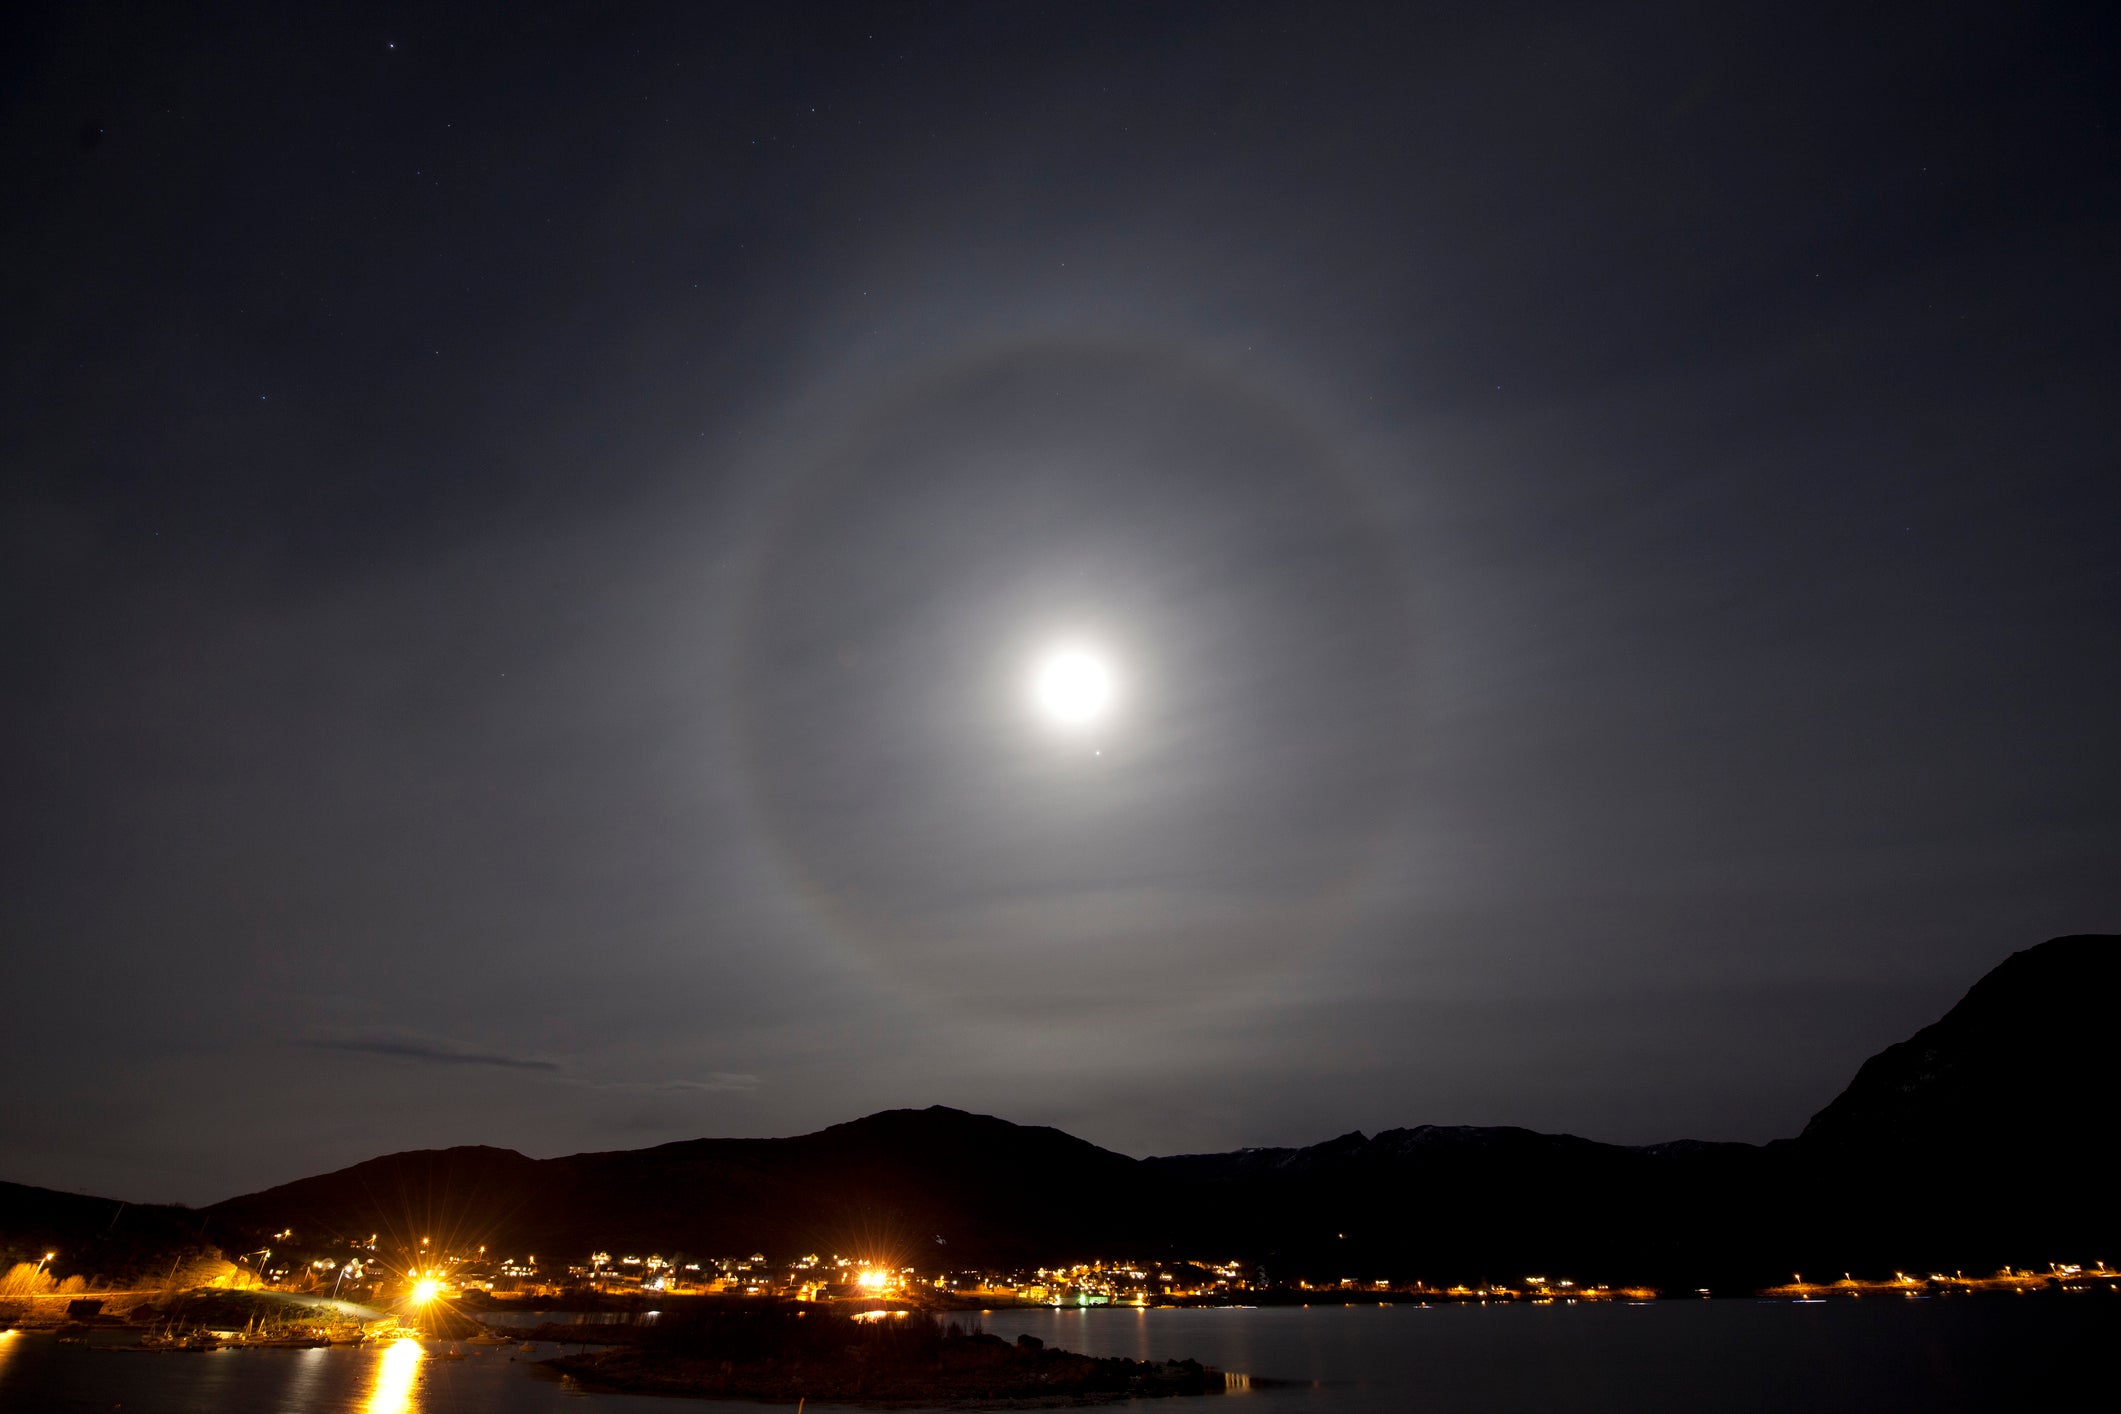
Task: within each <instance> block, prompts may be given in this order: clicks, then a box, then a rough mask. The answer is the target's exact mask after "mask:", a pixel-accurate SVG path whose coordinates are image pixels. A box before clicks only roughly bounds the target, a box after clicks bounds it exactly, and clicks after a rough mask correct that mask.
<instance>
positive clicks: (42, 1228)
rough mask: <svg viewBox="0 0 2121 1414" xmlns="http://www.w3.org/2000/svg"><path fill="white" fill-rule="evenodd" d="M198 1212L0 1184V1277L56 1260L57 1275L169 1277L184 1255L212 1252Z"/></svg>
mask: <svg viewBox="0 0 2121 1414" xmlns="http://www.w3.org/2000/svg"><path fill="white" fill-rule="evenodd" d="M209 1227H210V1223H209V1221H208V1219H207V1217H206V1216H205V1215H204V1214H202V1213H197V1212H193V1211H192V1210H191V1209H189V1208H178V1207H172V1206H170V1205H167V1204H161V1203H121V1202H119V1201H117V1200H116V1199H113V1198H92V1197H90V1196H88V1195H87V1194H85V1193H61V1192H58V1191H56V1190H54V1189H50V1188H32V1187H30V1186H28V1185H27V1184H21V1183H0V1274H5V1272H6V1271H7V1270H8V1269H9V1268H11V1267H13V1266H14V1265H15V1264H17V1263H19V1262H29V1263H33V1264H34V1263H36V1262H37V1261H38V1259H39V1258H41V1257H43V1255H44V1254H45V1253H47V1252H51V1253H53V1254H55V1255H54V1259H53V1261H52V1262H51V1263H50V1265H49V1266H48V1267H47V1268H46V1270H47V1271H49V1272H50V1273H51V1274H53V1275H54V1276H57V1277H62V1278H63V1277H68V1276H72V1275H74V1274H76V1273H93V1274H95V1275H98V1276H102V1277H105V1278H107V1279H109V1280H110V1281H112V1282H116V1283H119V1284H124V1283H130V1282H134V1281H145V1280H150V1279H156V1278H160V1277H163V1276H166V1275H167V1274H168V1273H169V1271H170V1269H171V1268H172V1266H174V1265H175V1264H176V1263H177V1262H178V1261H179V1260H181V1259H183V1258H186V1257H202V1256H206V1255H208V1254H211V1253H212V1252H213V1250H214V1242H213V1240H212V1234H211V1233H210V1232H209Z"/></svg>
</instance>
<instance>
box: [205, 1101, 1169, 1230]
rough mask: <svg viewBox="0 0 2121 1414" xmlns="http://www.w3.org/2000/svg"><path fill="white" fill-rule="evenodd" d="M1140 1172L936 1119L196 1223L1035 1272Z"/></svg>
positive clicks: (1071, 1149)
mask: <svg viewBox="0 0 2121 1414" xmlns="http://www.w3.org/2000/svg"><path fill="white" fill-rule="evenodd" d="M1139 1169H1140V1166H1139V1165H1138V1164H1137V1163H1136V1161H1135V1160H1133V1159H1131V1158H1128V1157H1127V1156H1125V1155H1123V1154H1114V1153H1110V1152H1108V1151H1106V1150H1103V1149H1100V1148H1098V1147H1097V1146H1095V1145H1093V1144H1089V1143H1086V1142H1084V1141H1083V1140H1080V1139H1076V1138H1074V1137H1072V1136H1070V1135H1067V1134H1063V1133H1061V1132H1060V1131H1059V1130H1057V1129H1047V1128H1039V1127H1027V1126H1023V1125H1015V1124H1010V1123H1008V1122H1007V1121H1005V1120H999V1119H993V1118H990V1117H988V1116H984V1115H972V1114H966V1113H964V1112H963V1111H960V1110H951V1109H944V1108H941V1107H936V1108H934V1109H928V1110H890V1111H886V1112H884V1113H882V1114H875V1115H870V1116H869V1117H867V1118H865V1119H858V1120H854V1121H852V1122H850V1123H847V1124H838V1125H834V1126H832V1127H831V1128H830V1129H824V1130H820V1131H819V1132H817V1133H815V1134H805V1135H800V1136H797V1137H795V1138H790V1139H692V1140H685V1141H682V1142H679V1143H675V1144H663V1145H659V1146H657V1147H656V1148H653V1149H638V1150H622V1151H617V1152H612V1153H595V1154H573V1155H569V1156H567V1157H565V1158H558V1159H543V1160H540V1159H529V1158H525V1157H524V1156H523V1155H521V1154H517V1153H514V1152H512V1151H509V1150H501V1149H443V1150H425V1151H419V1152H414V1153H406V1154H392V1155H389V1156H388V1157H385V1158H380V1159H371V1160H369V1161H368V1162H367V1163H363V1164H356V1165H355V1166H354V1167H352V1168H349V1169H342V1170H340V1171H339V1172H337V1173H329V1174H323V1175H321V1176H319V1177H316V1178H306V1179H302V1180H299V1181H298V1182H295V1183H290V1184H285V1185H282V1186H281V1187H278V1188H274V1189H269V1190H267V1191H266V1192H263V1193H254V1194H249V1195H247V1196H245V1197H241V1198H232V1199H229V1200H228V1201H227V1202H224V1203H217V1204H215V1205H214V1206H213V1208H211V1209H210V1210H209V1211H210V1212H211V1214H212V1215H213V1217H214V1218H215V1219H216V1221H218V1222H221V1223H225V1224H227V1225H229V1226H231V1227H234V1228H237V1229H239V1230H244V1231H252V1232H255V1231H268V1230H277V1229H280V1228H285V1227H294V1228H296V1229H297V1230H298V1231H308V1232H319V1231H328V1232H330V1233H332V1234H334V1235H337V1234H348V1235H359V1234H360V1233H362V1232H376V1233H379V1234H381V1235H382V1236H383V1238H384V1240H385V1241H395V1242H397V1243H399V1244H401V1245H409V1244H416V1243H417V1242H418V1241H419V1239H421V1238H423V1237H431V1238H433V1240H434V1241H435V1242H437V1243H445V1242H446V1243H447V1244H449V1245H452V1246H458V1245H462V1244H464V1243H466V1242H473V1243H484V1244H486V1245H488V1246H490V1247H497V1248H503V1249H507V1250H508V1251H509V1252H513V1253H525V1252H537V1251H540V1250H543V1251H546V1252H554V1253H561V1252H564V1253H567V1254H570V1255H575V1254H580V1253H585V1252H588V1251H590V1250H591V1249H592V1248H612V1249H617V1248H622V1247H623V1248H629V1249H643V1250H646V1249H659V1250H670V1249H674V1248H675V1249H683V1250H685V1251H688V1252H692V1253H712V1254H729V1253H742V1252H749V1251H751V1250H753V1249H761V1250H764V1251H767V1252H770V1253H773V1254H775V1255H777V1256H779V1255H793V1254H795V1253H798V1252H812V1251H816V1252H821V1253H822V1252H833V1251H837V1252H840V1253H849V1254H859V1255H865V1256H877V1257H882V1256H885V1255H887V1254H888V1255H894V1256H898V1257H901V1258H903V1259H904V1260H906V1261H910V1262H917V1263H919V1264H920V1265H923V1266H927V1265H933V1264H935V1263H936V1262H937V1261H938V1260H941V1261H942V1262H944V1263H945V1264H946V1265H952V1266H955V1265H966V1264H971V1263H976V1262H992V1263H1004V1262H1006V1263H1016V1262H1033V1263H1036V1262H1039V1261H1043V1260H1050V1259H1052V1258H1053V1257H1054V1256H1056V1255H1059V1254H1064V1253H1074V1252H1081V1253H1088V1252H1090V1251H1093V1250H1096V1249H1098V1248H1100V1247H1101V1246H1102V1245H1103V1243H1104V1240H1105V1238H1106V1237H1107V1235H1109V1234H1111V1233H1113V1232H1114V1231H1116V1230H1122V1225H1123V1221H1124V1218H1125V1215H1126V1205H1127V1204H1128V1203H1129V1202H1131V1201H1134V1200H1135V1199H1136V1198H1137V1196H1138V1190H1139V1186H1140V1173H1139ZM938 1237H940V1238H941V1239H942V1241H940V1242H938V1241H937V1240H936V1239H937V1238H938Z"/></svg>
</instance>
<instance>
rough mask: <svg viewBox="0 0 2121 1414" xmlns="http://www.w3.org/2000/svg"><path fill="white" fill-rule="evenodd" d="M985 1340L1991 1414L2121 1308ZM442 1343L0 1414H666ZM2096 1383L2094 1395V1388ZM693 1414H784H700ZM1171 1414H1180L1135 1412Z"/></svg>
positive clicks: (1701, 1314)
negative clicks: (1988, 1413)
mask: <svg viewBox="0 0 2121 1414" xmlns="http://www.w3.org/2000/svg"><path fill="white" fill-rule="evenodd" d="M984 1321H985V1324H986V1327H987V1329H989V1330H991V1331H993V1332H995V1333H996V1334H998V1335H1001V1336H1005V1337H1008V1338H1011V1339H1013V1338H1014V1337H1015V1336H1017V1335H1019V1334H1022V1333H1025V1332H1028V1333H1030V1334H1032V1335H1036V1336H1038V1337H1040V1338H1041V1339H1043V1340H1045V1341H1047V1342H1048V1343H1049V1344H1055V1345H1062V1346H1066V1347H1067V1348H1069V1349H1071V1350H1080V1351H1083V1352H1086V1353H1088V1354H1093V1355H1129V1356H1136V1357H1143V1358H1155V1359H1163V1358H1167V1357H1178V1356H1186V1355H1191V1356H1193V1357H1195V1358H1196V1359H1200V1360H1203V1361H1206V1362H1208V1363H1210V1364H1214V1365H1219V1366H1221V1367H1222V1368H1224V1369H1226V1370H1233V1371H1243V1372H1247V1373H1250V1374H1255V1375H1261V1376H1271V1377H1277V1378H1280V1379H1285V1380H1296V1381H1306V1382H1309V1381H1316V1382H1317V1383H1316V1384H1308V1383H1306V1384H1303V1385H1300V1386H1299V1387H1295V1388H1277V1389H1271V1390H1255V1391H1252V1392H1251V1393H1248V1394H1238V1395H1235V1396H1234V1397H1233V1398H1234V1399H1235V1400H1237V1401H1241V1403H1236V1404H1233V1405H1230V1406H1222V1405H1217V1406H1211V1407H1216V1408H1226V1407H1227V1408H1229V1409H1230V1411H1231V1414H1236V1411H1237V1409H1240V1408H1241V1409H1244V1410H1248V1411H1252V1414H1281V1411H1287V1414H1309V1411H1321V1414H1324V1411H1331V1412H1332V1414H1358V1412H1367V1411H1385V1410H1395V1411H1396V1410H1410V1409H1411V1410H1420V1409H1433V1410H1439V1411H1460V1410H1469V1411H1507V1414H1518V1411H1531V1410H1540V1411H1551V1410H1553V1409H1557V1408H1569V1409H1572V1410H1585V1409H1594V1410H1603V1409H1612V1410H1620V1409H1626V1410H1651V1411H1655V1410H1739V1411H1743V1410H1763V1411H1765V1410H1776V1411H1781V1410H1789V1409H1804V1410H1812V1411H1832V1410H1852V1411H1853V1410H1864V1411H1876V1410H1880V1409H1917V1408H1919V1409H1923V1410H1926V1411H1938V1410H1991V1409H2011V1408H2018V1407H2023V1406H2024V1405H2025V1404H2026V1403H2027V1402H2028V1401H2029V1400H2031V1399H2033V1398H2035V1397H2037V1396H2038V1395H2039V1394H2042V1393H2047V1392H2055V1391H2058V1390H2067V1389H2068V1388H2070V1387H2071V1386H2073V1385H2077V1384H2090V1383H2092V1381H2093V1380H2094V1378H2095V1377H2104V1376H2106V1375H2108V1374H2110V1372H2111V1369H2112V1354H2111V1352H2112V1351H2114V1350H2115V1349H2116V1348H2121V1340H2117V1337H2121V1300H2113V1299H2107V1298H2099V1297H2091V1296H2087V1297H2084V1298H2080V1299H2062V1300H2047V1299H2038V1298H2032V1299H2025V1300H2014V1299H2008V1298H2001V1299H1995V1300H1956V1301H1922V1302H1903V1301H1891V1300H1870V1301H1841V1302H1833V1303H1828V1304H1825V1305H1810V1306H1806V1305H1793V1304H1789V1303H1776V1304H1768V1303H1753V1302H1737V1301H1718V1302H1669V1303H1663V1304H1659V1305H1654V1306H1604V1307H1588V1306H1576V1307H1531V1306H1489V1307H1481V1306H1470V1307H1469V1306H1454V1307H1433V1308H1422V1307H1407V1306H1397V1307H1375V1306H1369V1307H1337V1306H1333V1307H1310V1308H1303V1307H1297V1308H1280V1309H1265V1310H1231V1311H1135V1310H1090V1311H1055V1310H1040V1309H1033V1310H1025V1311H1014V1310H1012V1311H996V1312H990V1313H987V1315H986V1316H985V1317H984ZM446 1348H447V1347H446V1346H444V1345H441V1344H431V1345H430V1346H428V1347H425V1348H423V1347H422V1346H420V1345H418V1344H416V1343H414V1342H410V1341H408V1342H404V1343H401V1344H398V1345H392V1346H386V1347H383V1348H381V1349H341V1350H249V1351H222V1352H217V1353H212V1354H202V1355H128V1354H117V1353H113V1352H110V1351H106V1350H98V1349H94V1348H91V1347H86V1346H79V1345H60V1344H58V1343H57V1341H56V1340H54V1339H53V1338H52V1337H50V1336H47V1335H23V1334H20V1333H18V1334H15V1335H11V1336H4V1337H0V1409H5V1410H35V1411H39V1414H43V1411H68V1410H82V1411H86V1410H113V1409H120V1408H122V1409H123V1410H124V1411H126V1414H312V1411H315V1412H316V1414H342V1412H343V1414H430V1411H450V1414H457V1411H461V1412H462V1414H541V1412H542V1411H564V1414H603V1412H604V1411H621V1410H623V1411H628V1414H646V1411H650V1410H653V1411H656V1414H670V1411H671V1410H672V1409H681V1408H684V1407H686V1406H685V1405H683V1404H680V1403H675V1402H673V1401H670V1400H666V1399H647V1398H637V1397H631V1396H625V1395H580V1394H571V1393H569V1392H568V1391H567V1390H565V1389H564V1388H562V1387H561V1386H559V1385H558V1384H556V1383H554V1382H552V1381H550V1380H546V1379H541V1378H538V1377H536V1376H534V1375H532V1374H531V1372H530V1366H529V1364H528V1362H529V1361H530V1360H532V1359H536V1358H542V1357H544V1356H546V1355H551V1354H555V1353H557V1351H558V1347H556V1346H542V1347H540V1348H539V1351H538V1352H537V1354H536V1355H529V1354H524V1353H522V1352H518V1351H514V1350H506V1349H503V1350H495V1349H492V1348H488V1347H475V1346H467V1347H462V1348H463V1349H465V1350H467V1351H469V1350H476V1351H477V1352H478V1353H477V1354H473V1355H470V1356H468V1358H466V1359H463V1360H440V1359H436V1358H435V1353H436V1352H437V1351H440V1350H443V1349H446ZM2105 1382H2106V1381H2105V1380H2104V1379H2103V1378H2100V1379H2099V1383H2102V1384H2103V1383H2105ZM699 1407H701V1408H703V1409H705V1408H714V1409H727V1410H741V1409H753V1410H756V1409H763V1408H780V1409H783V1410H785V1408H786V1406H761V1405H749V1404H734V1403H718V1404H713V1405H707V1404H702V1405H700V1406H699ZM1143 1407H1144V1408H1146V1409H1153V1410H1159V1411H1162V1410H1169V1411H1173V1414H1176V1411H1178V1410H1181V1409H1187V1408H1196V1407H1199V1406H1197V1405H1195V1404H1194V1403H1193V1402H1192V1401H1173V1402H1171V1403H1168V1404H1164V1403H1159V1404H1155V1405H1146V1406H1143Z"/></svg>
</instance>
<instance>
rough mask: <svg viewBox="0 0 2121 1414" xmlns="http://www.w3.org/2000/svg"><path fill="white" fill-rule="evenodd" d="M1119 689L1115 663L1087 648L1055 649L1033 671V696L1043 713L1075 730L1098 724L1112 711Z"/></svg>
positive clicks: (1032, 698) (1049, 718)
mask: <svg viewBox="0 0 2121 1414" xmlns="http://www.w3.org/2000/svg"><path fill="white" fill-rule="evenodd" d="M1116 690H1117V685H1116V683H1115V682H1114V680H1113V676H1112V668H1111V666H1110V665H1109V664H1108V663H1107V662H1106V661H1105V660H1104V659H1103V658H1102V657H1100V656H1099V655H1098V654H1096V653H1094V652H1092V651H1090V650H1089V649H1087V648H1079V647H1067V648H1056V649H1053V650H1052V651H1050V652H1048V653H1047V654H1045V656H1043V657H1041V658H1040V659H1039V660H1038V663H1037V666H1036V667H1035V668H1034V669H1033V670H1032V674H1031V700H1032V702H1033V703H1034V704H1035V705H1036V706H1037V708H1038V710H1039V713H1040V714H1041V715H1042V716H1044V717H1045V719H1046V720H1047V721H1049V722H1051V723H1052V724H1053V725H1055V726H1057V727H1063V728H1068V729H1071V730H1080V729H1083V728H1086V727H1090V726H1094V725H1095V724H1096V723H1098V722H1099V721H1101V720H1103V719H1104V718H1105V717H1106V716H1107V715H1109V714H1110V712H1111V710H1112V701H1113V698H1114V696H1115V694H1116Z"/></svg>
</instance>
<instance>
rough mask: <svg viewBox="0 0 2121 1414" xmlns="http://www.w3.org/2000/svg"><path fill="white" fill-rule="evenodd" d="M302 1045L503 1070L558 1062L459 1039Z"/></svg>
mask: <svg viewBox="0 0 2121 1414" xmlns="http://www.w3.org/2000/svg"><path fill="white" fill-rule="evenodd" d="M305 1044H307V1045H309V1046H313V1047H316V1048H318V1049H320V1050H327V1051H353V1052H356V1053H358V1054H361V1055H371V1056H389V1057H392V1058H393V1059H396V1060H409V1061H421V1062H424V1063H426V1064H428V1065H490V1066H498V1067H500V1068H501V1069H503V1070H539V1071H558V1070H559V1069H560V1065H559V1063H558V1062H557V1061H549V1060H539V1059H537V1058H535V1057H532V1056H511V1055H506V1054H504V1053H502V1052H500V1051H488V1050H481V1049H480V1048H478V1047H476V1046H471V1045H466V1044H465V1043H463V1042H460V1041H451V1040H447V1039H442V1038H432V1037H419V1036H403V1035H358V1034H357V1035H349V1036H317V1037H312V1038H310V1039H309V1040H308V1041H307V1042H306V1043H305Z"/></svg>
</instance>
